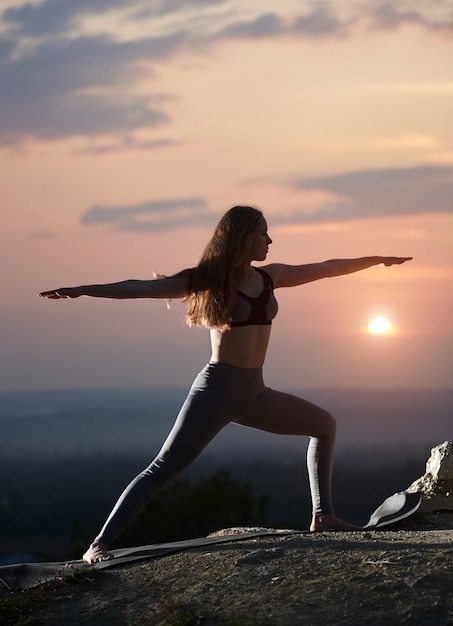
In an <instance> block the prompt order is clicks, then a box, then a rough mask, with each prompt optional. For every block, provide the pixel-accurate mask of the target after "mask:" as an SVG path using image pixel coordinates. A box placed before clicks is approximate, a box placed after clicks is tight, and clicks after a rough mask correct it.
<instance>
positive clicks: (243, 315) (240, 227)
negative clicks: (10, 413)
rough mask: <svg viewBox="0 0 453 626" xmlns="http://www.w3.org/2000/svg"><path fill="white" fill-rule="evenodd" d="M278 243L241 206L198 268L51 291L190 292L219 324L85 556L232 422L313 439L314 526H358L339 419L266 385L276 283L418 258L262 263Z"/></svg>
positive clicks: (207, 320)
mask: <svg viewBox="0 0 453 626" xmlns="http://www.w3.org/2000/svg"><path fill="white" fill-rule="evenodd" d="M271 243H272V240H271V239H270V237H269V235H268V232H267V223H266V220H265V219H264V216H263V214H262V213H261V211H259V210H258V209H255V208H252V207H247V206H236V207H233V208H232V209H230V210H229V211H227V213H225V215H224V216H223V217H222V218H221V220H220V222H219V223H218V225H217V227H216V229H215V232H214V235H213V237H212V239H211V241H210V242H209V244H208V245H207V247H206V249H205V251H204V254H203V256H202V258H201V261H200V263H199V264H198V265H197V267H195V268H192V269H187V270H183V271H182V272H180V273H178V274H176V275H174V276H170V277H159V278H157V279H154V280H126V281H123V282H118V283H112V284H105V285H88V286H80V287H66V288H62V289H55V290H52V291H45V292H42V293H41V294H40V296H42V297H45V298H51V299H58V298H77V297H79V296H91V297H98V298H166V299H172V298H183V299H184V301H185V303H186V305H187V314H186V317H187V323H188V325H197V326H204V327H206V328H208V329H209V330H210V335H211V347H212V353H211V358H210V361H209V363H208V364H207V365H206V367H205V368H204V369H203V370H202V371H201V372H200V374H199V375H198V376H197V378H196V379H195V381H194V383H193V385H192V387H191V390H190V392H189V395H188V397H187V399H186V401H185V403H184V405H183V406H182V408H181V411H180V413H179V415H178V418H177V420H176V422H175V425H174V426H173V429H172V431H171V432H170V434H169V436H168V438H167V439H166V441H165V443H164V444H163V446H162V448H161V450H160V452H159V453H158V455H157V456H156V458H155V459H154V461H153V462H152V463H151V465H149V467H147V468H146V469H145V470H144V471H143V472H142V473H141V474H139V475H138V476H137V477H136V478H135V479H134V480H133V481H132V482H131V483H130V485H129V486H128V487H127V488H126V489H125V491H124V492H123V494H122V495H121V496H120V498H119V500H118V502H117V503H116V505H115V507H114V509H113V510H112V512H111V514H110V516H109V517H108V519H107V521H106V523H105V525H104V527H103V528H102V530H101V532H100V533H99V535H98V536H97V537H96V539H95V540H94V541H93V543H92V544H91V546H90V547H89V549H88V550H87V552H86V553H85V554H84V556H83V559H84V561H86V562H87V563H94V562H96V561H103V560H107V559H110V558H112V554H111V553H109V552H108V550H109V548H110V546H111V545H112V543H113V541H114V540H115V539H116V538H117V537H118V536H119V535H120V533H121V532H122V531H123V530H124V529H125V528H126V526H127V525H128V524H129V523H130V522H132V520H133V519H134V518H135V517H136V516H137V515H138V513H139V512H140V511H141V510H142V509H143V508H144V507H145V505H146V504H147V503H148V501H149V499H150V498H151V496H152V495H153V494H154V493H156V491H157V490H158V489H160V488H161V487H162V486H163V485H165V484H167V483H168V482H169V481H170V480H172V479H174V478H175V477H176V476H177V475H178V474H179V473H180V472H181V471H182V470H183V469H184V468H186V467H187V466H188V465H189V464H190V463H191V462H192V461H193V460H194V459H195V458H196V457H197V456H198V455H199V454H200V452H201V451H202V450H203V448H204V447H205V446H206V445H207V444H208V443H209V441H210V440H211V439H212V438H213V437H214V436H215V435H216V434H217V433H218V432H219V431H220V430H221V429H222V428H223V427H224V426H226V425H227V424H228V423H229V422H231V421H233V422H235V423H237V424H242V425H245V426H251V427H253V428H259V429H261V430H265V431H268V432H273V433H280V434H287V435H305V436H309V437H310V441H309V445H308V451H307V466H308V474H309V483H310V491H311V498H312V504H313V516H312V521H311V525H310V530H311V531H321V530H351V529H354V528H355V527H354V526H351V525H350V524H347V523H346V522H344V521H342V520H341V519H339V518H337V517H336V515H335V513H334V510H333V506H332V501H331V476H332V462H333V451H334V442H335V428H336V424H335V420H334V419H333V417H332V416H331V415H330V414H329V413H327V411H325V410H324V409H321V408H319V407H317V406H315V405H313V404H311V403H310V402H307V401H306V400H302V399H301V398H297V397H295V396H292V395H289V394H286V393H281V392H278V391H273V390H271V389H269V388H268V387H265V386H264V383H263V377H262V365H263V363H264V358H265V355H266V350H267V346H268V342H269V336H270V332H271V324H272V319H273V318H274V317H275V315H276V314H277V301H276V299H275V296H274V289H277V288H279V287H295V286H297V285H302V284H304V283H308V282H311V281H314V280H319V279H321V278H326V277H332V276H342V275H344V274H350V273H352V272H357V271H360V270H363V269H366V268H368V267H371V266H373V265H379V264H384V265H387V266H388V265H393V264H401V263H404V262H405V261H408V260H410V257H402V258H401V257H379V256H373V257H364V258H359V259H340V260H330V261H325V262H323V263H313V264H309V265H284V264H281V263H273V264H270V265H266V266H264V267H261V268H257V267H255V266H253V265H252V262H253V261H264V260H265V259H266V256H267V253H268V249H269V245H270V244H271Z"/></svg>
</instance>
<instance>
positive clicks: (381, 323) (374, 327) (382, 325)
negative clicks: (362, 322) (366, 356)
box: [368, 317, 392, 335]
mask: <svg viewBox="0 0 453 626" xmlns="http://www.w3.org/2000/svg"><path fill="white" fill-rule="evenodd" d="M391 329H392V323H391V322H390V320H388V319H387V318H386V317H374V318H373V319H372V320H371V322H370V323H369V324H368V332H369V333H371V334H373V335H383V334H385V333H388V332H389V331H390V330H391Z"/></svg>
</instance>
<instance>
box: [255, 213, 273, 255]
mask: <svg viewBox="0 0 453 626" xmlns="http://www.w3.org/2000/svg"><path fill="white" fill-rule="evenodd" d="M271 243H272V239H271V238H270V237H269V235H268V233H267V222H266V220H265V219H264V217H261V218H260V220H259V222H258V226H257V227H256V229H255V232H254V233H253V234H252V240H251V246H250V257H251V258H250V260H251V261H264V260H265V258H266V256H267V252H268V249H269V246H270V244H271Z"/></svg>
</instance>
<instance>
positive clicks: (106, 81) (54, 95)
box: [0, 0, 453, 145]
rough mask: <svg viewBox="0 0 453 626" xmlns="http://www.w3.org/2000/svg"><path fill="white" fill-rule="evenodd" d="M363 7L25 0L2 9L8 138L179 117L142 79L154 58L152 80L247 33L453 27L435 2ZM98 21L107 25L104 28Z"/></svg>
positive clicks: (3, 132) (2, 138)
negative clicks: (142, 88)
mask: <svg viewBox="0 0 453 626" xmlns="http://www.w3.org/2000/svg"><path fill="white" fill-rule="evenodd" d="M357 6H360V5H355V4H349V3H344V4H343V3H339V4H335V3H330V4H329V3H325V4H323V5H322V6H321V7H320V6H319V4H314V5H312V4H309V3H307V5H306V7H308V8H305V9H304V5H303V4H302V7H301V4H300V3H298V2H294V7H293V8H294V10H293V11H292V12H291V11H290V9H280V10H279V9H278V8H276V9H274V12H272V13H270V12H264V11H263V10H262V9H261V8H260V6H259V4H258V3H256V4H255V3H252V4H251V5H250V6H249V5H248V4H247V3H245V4H244V6H242V5H240V4H238V3H236V2H233V1H232V0H158V1H154V2H152V3H150V2H149V1H147V0H77V1H76V2H75V1H74V0H43V1H41V2H39V3H36V2H33V3H31V2H25V3H23V4H22V5H17V3H15V5H14V6H10V7H9V8H6V9H5V10H4V11H3V12H2V13H1V28H0V84H1V86H2V89H1V92H0V107H1V110H2V115H1V117H0V144H1V143H3V144H7V145H11V144H15V143H19V142H21V141H23V140H24V139H26V138H28V137H34V138H38V139H43V140H46V139H53V140H55V139H59V138H65V137H71V136H85V137H95V136H97V135H105V134H110V133H116V134H118V133H123V134H124V133H130V132H132V131H134V130H140V129H144V128H148V129H153V128H155V127H160V126H161V125H162V124H166V125H169V124H171V121H172V120H171V118H170V115H169V114H168V113H167V110H166V106H165V104H166V103H165V100H164V99H162V94H158V93H154V92H153V90H152V87H151V90H150V92H149V93H146V94H144V93H143V92H139V91H138V85H139V81H140V79H141V78H142V76H143V74H142V72H143V67H144V64H146V67H147V71H148V72H149V74H150V76H151V78H152V71H153V70H152V68H153V64H156V63H157V62H159V63H161V62H162V61H163V60H166V59H168V58H170V57H171V56H172V55H174V54H175V53H178V52H180V51H182V50H187V51H193V52H194V53H198V52H199V50H200V49H202V50H204V51H205V50H206V46H210V45H214V44H215V43H216V42H220V41H225V40H228V39H230V40H234V39H237V38H247V39H257V38H263V37H267V38H278V37H281V36H285V37H288V36H291V37H300V38H304V39H319V38H325V37H330V38H333V37H345V36H348V35H351V32H352V27H353V26H357V25H360V24H366V25H368V26H369V27H371V28H374V29H382V28H385V29H396V28H400V27H402V26H404V25H406V24H412V25H413V24H415V25H417V26H419V27H423V28H426V29H429V30H435V31H436V32H438V31H439V32H440V30H442V32H445V33H447V32H449V33H453V24H452V22H451V21H449V20H448V19H447V17H445V16H444V17H443V19H442V20H441V19H440V18H434V17H432V16H429V15H428V14H426V15H425V14H424V13H423V11H422V8H423V9H424V10H425V11H429V5H425V4H420V3H419V4H417V9H412V8H409V9H408V10H403V9H402V8H400V5H399V6H398V8H395V7H394V6H393V5H391V4H386V3H379V4H376V3H370V4H368V3H367V4H366V5H365V6H364V8H363V7H362V8H361V9H360V10H359V9H358V8H357ZM284 7H287V5H286V3H285V5H284ZM426 7H428V8H426ZM284 10H287V11H288V13H284ZM101 16H102V18H103V19H102V21H99V19H98V18H99V17H101ZM110 18H112V19H110ZM113 18H115V19H113ZM146 20H150V21H149V25H150V27H149V29H146V25H147V24H148V22H147V21H146ZM98 23H99V24H100V26H98V29H102V30H100V32H99V33H98V34H94V33H95V30H94V28H96V24H98ZM93 24H94V26H93ZM144 25H145V26H144ZM87 26H88V27H89V28H90V29H88V27H87ZM132 32H135V33H136V35H135V37H134V36H133V35H132ZM139 32H141V33H142V34H141V35H139V34H138V33H139ZM125 33H127V34H128V37H129V39H127V38H126V39H125ZM150 33H152V34H150ZM165 95H169V94H165Z"/></svg>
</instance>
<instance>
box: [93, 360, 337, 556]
mask: <svg viewBox="0 0 453 626" xmlns="http://www.w3.org/2000/svg"><path fill="white" fill-rule="evenodd" d="M231 421H232V422H234V423H236V424H242V425H244V426H250V427H252V428H259V429H261V430H264V431H267V432H271V433H279V434H284V435H306V436H310V437H311V438H310V442H309V445H308V451H307V466H308V475H309V482H310V490H311V497H312V504H313V514H317V515H322V514H323V515H327V514H329V513H332V512H333V509H332V502H331V475H332V461H333V449H334V442H335V420H334V419H333V418H332V416H331V415H330V414H329V413H327V411H324V409H321V408H319V407H317V406H315V405H314V404H312V403H311V402H307V401H306V400H302V399H301V398H297V397H295V396H292V395H290V394H287V393H282V392H279V391H273V390H272V389H269V387H266V386H265V385H264V382H263V375H262V369H261V368H256V369H243V368H240V367H234V366H232V365H226V364H224V363H208V364H207V365H206V367H204V369H203V370H202V371H201V372H200V374H198V376H197V378H196V379H195V381H194V383H193V385H192V387H191V389H190V392H189V395H188V396H187V399H186V401H185V402H184V404H183V406H182V408H181V411H180V412H179V415H178V417H177V420H176V422H175V424H174V426H173V428H172V430H171V432H170V434H169V435H168V437H167V439H166V441H165V443H164V445H163V446H162V448H161V450H160V452H159V453H158V455H157V456H156V458H155V459H154V461H153V462H152V463H151V465H149V467H147V468H146V469H145V470H144V471H143V472H142V473H141V474H139V475H138V476H137V477H136V478H135V479H134V480H133V481H132V482H131V483H130V484H129V486H128V487H127V488H126V489H125V491H124V492H123V493H122V495H121V496H120V498H119V500H118V502H117V503H116V505H115V507H114V509H113V510H112V512H111V514H110V516H109V517H108V519H107V521H106V523H105V525H104V527H103V528H102V530H101V532H100V534H99V535H98V536H97V538H96V539H97V540H98V541H102V542H103V543H105V544H107V546H110V545H111V544H112V543H113V541H114V540H115V539H116V538H117V537H118V536H119V535H120V534H121V533H122V532H123V530H124V529H125V528H126V526H128V525H129V524H130V523H131V522H132V520H133V519H134V518H135V517H136V516H137V515H138V513H139V512H140V511H141V510H142V509H143V508H144V507H145V506H146V504H147V503H148V501H149V500H150V498H151V497H152V496H153V495H154V494H155V493H156V491H158V489H160V488H161V487H163V486H164V485H166V484H167V483H168V482H170V481H171V480H173V479H174V478H175V477H176V476H178V474H180V473H181V472H182V471H183V470H184V469H185V468H186V467H187V466H188V465H189V464H190V463H191V462H192V461H193V460H194V459H195V458H196V457H197V456H198V455H199V454H200V453H201V452H202V450H203V449H204V448H205V447H206V446H207V444H208V443H209V442H210V441H211V439H213V437H215V435H216V434H217V433H218V432H219V431H220V430H221V429H222V428H223V427H224V426H226V425H227V424H229V423H230V422H231Z"/></svg>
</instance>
